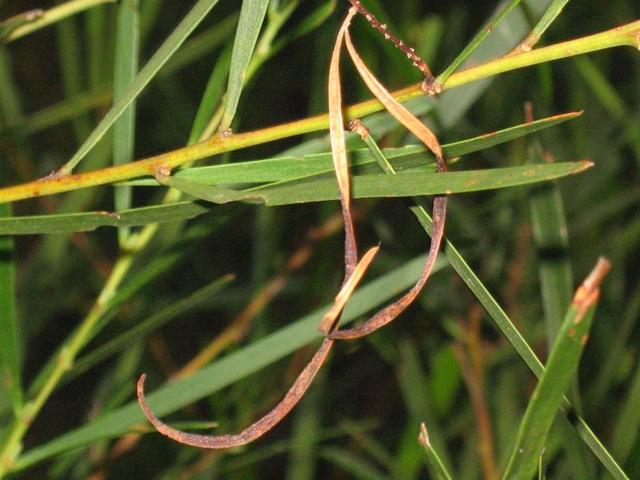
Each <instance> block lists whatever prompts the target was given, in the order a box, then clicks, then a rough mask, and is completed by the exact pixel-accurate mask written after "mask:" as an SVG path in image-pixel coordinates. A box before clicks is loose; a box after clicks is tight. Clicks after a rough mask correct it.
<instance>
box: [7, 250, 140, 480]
mask: <svg viewBox="0 0 640 480" xmlns="http://www.w3.org/2000/svg"><path fill="white" fill-rule="evenodd" d="M133 259H134V251H131V252H130V253H127V254H126V255H123V256H121V257H120V258H119V259H118V261H117V262H116V264H115V265H114V268H113V270H112V271H111V274H110V275H109V278H108V279H107V283H106V284H105V286H104V288H103V289H102V292H101V293H100V296H99V297H98V299H97V300H96V303H95V304H94V306H93V308H92V309H91V311H90V312H89V314H88V315H87V316H86V318H85V319H84V321H83V322H82V323H81V324H80V326H79V327H78V329H77V330H76V331H75V332H74V333H73V335H72V336H71V338H70V340H69V341H68V342H67V343H66V345H65V346H64V347H63V348H62V349H61V350H60V351H59V352H58V354H57V356H56V357H55V360H54V361H53V368H52V370H51V373H50V375H49V376H48V377H47V380H46V381H45V383H44V384H43V385H42V387H41V388H40V390H39V391H38V393H37V394H36V396H35V397H34V399H33V400H32V401H31V402H29V403H28V404H26V405H25V406H24V408H23V409H22V414H21V415H20V416H18V417H16V419H15V420H14V423H13V426H12V427H11V431H10V433H9V435H8V437H7V440H6V441H5V443H4V445H3V447H2V451H1V452H0V478H3V477H4V475H5V474H6V473H8V472H10V471H11V470H12V466H13V464H14V462H15V459H16V458H17V457H18V455H19V454H20V451H21V450H22V444H21V442H22V438H23V437H24V435H25V433H26V432H27V430H28V429H29V427H30V426H31V424H32V423H33V420H34V419H35V417H36V416H37V415H38V413H39V412H40V410H41V409H42V407H43V405H44V404H45V402H46V401H47V399H48V398H49V396H50V395H51V393H52V392H53V390H54V389H55V388H56V386H57V385H58V383H59V382H60V380H61V379H62V377H63V376H64V374H65V373H67V372H68V371H69V370H70V369H71V368H72V366H73V362H74V361H75V358H76V356H77V355H78V353H79V352H80V350H81V349H82V347H84V345H85V344H86V343H87V340H88V339H89V338H90V337H91V334H92V331H93V328H94V327H95V325H96V324H97V322H98V321H99V320H100V319H101V318H102V316H103V315H104V314H105V313H106V311H107V310H108V309H109V305H110V302H111V300H112V299H113V297H114V295H115V294H116V292H117V289H118V286H119V285H120V282H121V281H122V279H123V278H124V276H125V275H126V273H127V271H128V270H129V267H130V266H131V263H132V262H133Z"/></svg>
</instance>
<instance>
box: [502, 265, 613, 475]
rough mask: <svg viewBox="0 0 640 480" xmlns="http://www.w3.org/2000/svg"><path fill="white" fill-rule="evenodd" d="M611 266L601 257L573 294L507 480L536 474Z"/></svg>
mask: <svg viewBox="0 0 640 480" xmlns="http://www.w3.org/2000/svg"><path fill="white" fill-rule="evenodd" d="M609 268H610V265H609V263H608V262H607V261H606V260H602V259H601V260H600V261H599V262H598V264H597V265H596V267H595V268H594V270H593V272H592V273H591V275H590V276H589V277H588V278H587V279H586V280H585V281H584V283H583V284H582V286H581V287H580V288H579V289H578V290H577V292H576V294H575V296H574V299H573V302H572V303H571V306H570V307H569V310H568V312H567V314H566V316H565V318H564V321H563V323H562V328H561V331H560V332H559V334H558V336H557V338H556V340H555V342H554V344H553V348H552V349H551V353H550V354H549V359H548V361H547V365H546V367H545V371H544V373H543V375H542V377H541V378H540V381H539V383H538V385H537V387H536V389H535V391H534V392H533V395H532V397H531V400H530V402H529V405H528V406H527V410H526V412H525V414H524V418H523V420H522V423H521V424H520V430H519V431H518V438H517V440H516V443H515V445H514V447H513V450H512V454H511V459H510V460H509V464H508V465H507V468H506V471H505V473H504V476H503V479H504V480H518V479H521V480H529V479H531V478H532V477H533V476H534V475H535V473H536V469H537V467H538V459H539V458H540V455H541V454H542V451H543V449H544V445H545V442H546V438H547V435H548V433H549V430H550V429H551V425H552V424H553V420H554V419H555V417H556V414H557V412H558V409H559V408H560V406H561V404H562V397H563V395H564V393H565V391H566V390H567V389H568V388H569V384H570V383H571V381H572V379H573V378H574V375H575V373H576V371H577V369H578V363H579V361H580V357H581V355H582V351H583V349H584V346H585V344H586V340H587V338H588V336H589V331H590V328H591V322H592V320H593V313H594V310H595V306H596V304H597V302H598V299H599V293H600V283H601V282H602V279H603V278H604V276H605V275H606V274H607V271H608V270H609Z"/></svg>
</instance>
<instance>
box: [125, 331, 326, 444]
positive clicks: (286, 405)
mask: <svg viewBox="0 0 640 480" xmlns="http://www.w3.org/2000/svg"><path fill="white" fill-rule="evenodd" d="M332 345H333V341H332V340H330V339H328V338H325V339H324V341H323V342H322V344H321V345H320V348H319V349H318V351H317V352H316V353H315V355H314V356H313V358H312V359H311V360H310V361H309V363H308V364H307V365H306V366H305V368H304V370H302V372H301V373H300V375H299V376H298V378H297V379H296V381H295V382H294V384H293V385H292V386H291V388H290V389H289V391H288V392H287V393H286V395H285V396H284V398H283V399H282V400H281V401H280V403H278V404H277V405H276V406H275V407H274V408H273V410H271V411H270V412H269V413H267V414H266V415H265V416H264V417H262V418H261V419H260V420H258V421H257V422H255V423H253V424H252V425H250V426H249V427H247V428H246V429H244V430H243V431H242V432H240V433H237V434H227V435H212V436H209V435H198V434H195V433H188V432H183V431H181V430H177V429H175V428H172V427H170V426H169V425H167V424H166V423H164V422H163V421H162V420H160V419H159V418H158V417H156V416H155V414H154V413H153V411H152V410H151V408H150V407H149V405H148V404H147V401H146V399H145V396H144V381H145V378H146V375H144V374H143V375H141V376H140V379H139V380H138V389H137V392H138V403H140V406H141V407H142V411H143V412H144V414H145V416H146V417H147V419H148V420H149V422H151V424H152V425H153V426H154V427H155V428H156V430H158V432H160V433H161V434H162V435H164V436H166V437H169V438H171V439H172V440H175V441H176V442H178V443H182V444H184V445H190V446H192V447H199V448H213V449H220V448H232V447H237V446H240V445H245V444H247V443H250V442H252V441H254V440H256V439H257V438H259V437H261V436H262V435H264V434H265V433H267V432H268V431H269V430H271V429H272V428H273V427H274V426H276V425H277V424H278V423H279V422H280V421H281V420H282V419H283V418H284V417H285V416H286V415H287V414H288V413H289V412H290V411H291V410H292V409H293V407H295V406H296V405H297V403H298V402H299V401H300V399H301V398H302V397H303V395H304V394H305V392H306V391H307V389H308V388H309V385H311V382H312V381H313V379H314V377H315V376H316V374H317V373H318V370H320V367H321V366H322V364H323V363H324V361H325V360H326V358H327V356H328V355H329V352H330V351H331V347H332Z"/></svg>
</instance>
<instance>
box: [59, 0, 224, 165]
mask: <svg viewBox="0 0 640 480" xmlns="http://www.w3.org/2000/svg"><path fill="white" fill-rule="evenodd" d="M217 3H218V0H198V2H197V3H196V4H195V5H194V6H193V8H192V9H191V10H190V11H189V13H188V14H187V16H186V17H184V19H183V20H182V21H181V22H180V23H179V24H178V26H177V27H176V28H175V30H174V31H173V32H171V34H170V35H169V36H168V37H167V39H166V40H165V41H164V42H163V44H162V45H161V46H160V48H158V50H157V51H156V53H154V54H153V56H152V57H151V59H150V60H149V61H148V62H147V64H146V65H145V66H144V67H143V68H142V69H141V70H140V73H138V75H136V78H135V79H134V80H133V82H131V84H130V85H129V87H128V88H127V89H126V91H125V92H123V93H122V98H121V99H120V101H118V102H117V103H116V104H114V105H113V107H111V109H110V110H109V111H108V112H107V114H106V115H105V116H104V118H103V119H102V120H101V121H100V123H99V124H98V125H97V126H96V128H95V129H94V130H93V132H91V135H89V137H88V138H87V139H86V140H85V142H84V143H83V144H82V145H81V146H80V148H79V149H78V151H77V152H76V153H75V154H74V155H73V157H71V159H70V160H69V161H68V162H67V163H66V164H65V165H64V166H63V167H62V169H61V170H60V173H69V172H71V171H72V170H73V169H74V168H75V166H76V165H77V164H78V163H79V162H80V161H82V159H83V158H84V157H85V156H86V155H87V154H88V153H89V152H90V151H91V149H92V148H93V147H95V145H96V143H98V141H99V140H100V139H101V138H102V137H103V136H104V135H105V133H107V130H109V128H111V126H112V125H113V124H114V122H115V121H116V120H117V119H118V118H119V117H120V115H122V113H123V112H124V111H125V109H126V108H127V107H128V106H129V104H130V103H131V102H132V101H133V100H134V99H135V98H136V97H137V96H138V95H139V94H140V92H142V90H143V89H144V87H146V86H147V84H148V83H149V82H150V81H151V79H152V78H153V77H154V76H155V75H156V73H158V70H160V68H161V67H162V66H163V65H164V64H165V63H166V62H167V61H168V60H169V58H171V56H172V55H173V54H174V53H175V51H176V50H177V49H178V48H179V47H180V45H182V43H183V42H184V41H185V40H186V39H187V37H188V36H189V34H190V33H191V32H192V31H193V30H194V29H195V28H196V27H197V26H198V25H199V24H200V22H201V21H202V20H203V19H204V17H205V16H206V15H207V13H209V11H210V10H211V9H212V8H213V7H214V6H215V5H216V4H217Z"/></svg>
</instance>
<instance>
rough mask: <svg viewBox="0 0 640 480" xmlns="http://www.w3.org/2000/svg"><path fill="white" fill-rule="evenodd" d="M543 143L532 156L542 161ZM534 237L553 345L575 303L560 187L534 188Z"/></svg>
mask: <svg viewBox="0 0 640 480" xmlns="http://www.w3.org/2000/svg"><path fill="white" fill-rule="evenodd" d="M541 156H542V155H541V152H540V145H539V144H534V145H531V147H530V149H529V158H530V160H531V161H532V162H539V161H540V160H541ZM529 198H530V204H531V220H532V225H533V238H534V242H535V246H536V251H537V253H538V255H537V257H538V265H539V276H540V287H541V289H542V305H543V308H544V318H545V321H546V324H547V329H546V330H547V344H548V345H549V346H551V345H552V344H553V341H554V340H555V336H556V334H557V332H558V330H559V328H560V319H561V318H562V317H563V315H564V313H563V312H566V311H567V308H568V306H569V304H570V303H571V290H572V286H573V275H572V273H571V265H570V264H569V256H568V253H569V252H568V251H569V238H568V230H567V222H566V218H565V215H564V205H563V203H562V196H561V193H560V186H559V185H558V184H557V183H556V182H549V183H545V184H544V185H540V186H538V187H536V188H534V189H533V190H532V191H531V195H530V196H529Z"/></svg>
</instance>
